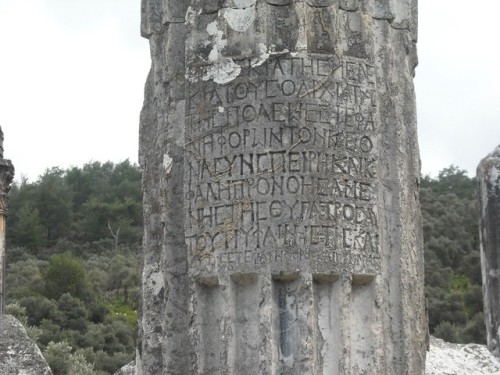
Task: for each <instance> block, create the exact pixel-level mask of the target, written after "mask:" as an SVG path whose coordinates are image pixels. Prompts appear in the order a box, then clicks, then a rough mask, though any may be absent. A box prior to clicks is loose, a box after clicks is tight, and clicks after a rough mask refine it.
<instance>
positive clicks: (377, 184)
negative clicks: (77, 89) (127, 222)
mask: <svg viewBox="0 0 500 375" xmlns="http://www.w3.org/2000/svg"><path fill="white" fill-rule="evenodd" d="M174 4H175V5H174ZM183 11H185V22H182V21H180V20H179V17H178V16H179V14H182V12H183ZM174 13H175V14H176V16H175V17H170V16H168V17H167V16H165V15H168V14H174ZM169 17H170V18H169ZM142 30H143V35H145V36H147V37H149V39H150V45H151V56H152V59H153V62H152V68H151V71H150V74H149V77H148V80H147V83H146V90H145V102H144V108H143V111H142V114H141V129H140V162H141V165H142V167H143V170H144V179H143V186H144V216H145V232H144V257H145V261H144V264H145V265H144V272H143V296H144V298H143V313H142V318H141V327H140V330H141V332H140V341H141V343H140V351H141V353H140V356H139V357H138V359H137V368H138V371H139V374H150V373H154V374H161V373H168V374H179V375H185V374H206V375H208V374H283V375H285V374H286V375H307V374H316V375H321V374H324V375H326V374H343V375H361V374H385V375H401V374H423V372H424V367H425V337H426V333H427V324H426V323H427V322H426V318H425V309H424V305H425V303H424V295H423V252H422V236H421V222H420V208H419V204H418V178H419V174H420V165H419V156H418V147H417V139H416V137H417V135H416V111H415V102H414V89H413V82H412V77H413V73H414V68H415V65H416V63H417V61H416V52H415V40H416V35H415V32H416V1H409V0H408V1H406V0H405V1H398V2H394V1H389V0H382V1H381V0H377V1H372V0H358V1H351V0H349V1H347V0H345V1H344V0H342V1H340V0H307V1H298V0H295V1H292V0H225V1H224V0H221V1H218V0H214V1H200V0H193V1H178V0H176V1H173V0H165V1H162V2H159V1H154V0H144V1H143V26H142Z"/></svg>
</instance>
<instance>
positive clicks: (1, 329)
mask: <svg viewBox="0 0 500 375" xmlns="http://www.w3.org/2000/svg"><path fill="white" fill-rule="evenodd" d="M0 374H2V375H51V374H52V371H51V370H50V368H49V365H48V364H47V361H45V358H43V356H42V353H41V352H40V349H38V346H36V344H35V343H34V342H33V341H31V339H30V338H29V337H28V335H27V334H26V330H25V329H24V327H23V325H22V324H21V323H20V322H19V321H18V320H17V319H15V318H14V317H13V316H10V315H0Z"/></svg>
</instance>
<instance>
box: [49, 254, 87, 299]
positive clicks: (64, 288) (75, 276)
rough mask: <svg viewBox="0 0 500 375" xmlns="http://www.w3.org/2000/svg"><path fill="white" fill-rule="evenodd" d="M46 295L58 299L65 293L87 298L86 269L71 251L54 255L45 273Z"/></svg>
mask: <svg viewBox="0 0 500 375" xmlns="http://www.w3.org/2000/svg"><path fill="white" fill-rule="evenodd" d="M43 279H44V281H45V293H44V294H45V296H47V297H48V298H51V299H54V300H57V299H59V297H61V296H62V295H63V294H65V293H69V294H71V295H73V296H75V297H77V298H80V299H82V300H85V299H86V298H85V292H86V290H85V271H84V269H83V266H82V264H81V262H80V261H78V260H77V259H75V258H74V257H73V256H72V255H71V254H70V253H65V254H63V255H57V254H55V255H52V256H51V257H50V260H49V266H48V268H47V270H46V271H45V272H44V274H43Z"/></svg>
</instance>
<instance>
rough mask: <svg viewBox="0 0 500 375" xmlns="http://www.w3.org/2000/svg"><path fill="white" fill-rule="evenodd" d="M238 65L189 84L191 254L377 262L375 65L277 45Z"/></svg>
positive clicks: (207, 261)
mask: <svg viewBox="0 0 500 375" xmlns="http://www.w3.org/2000/svg"><path fill="white" fill-rule="evenodd" d="M247 64H248V65H247ZM242 69H243V70H242V71H243V73H242V74H241V76H240V77H238V78H237V79H236V80H234V81H233V82H231V83H229V84H226V85H216V84H213V83H208V82H207V83H201V84H200V83H195V84H191V86H190V87H189V102H188V106H187V118H188V128H187V129H186V139H185V150H186V152H187V153H188V157H187V158H186V159H187V161H186V164H185V170H184V174H185V178H186V184H185V186H186V188H185V190H184V197H185V200H186V202H187V204H186V206H187V209H186V213H185V222H186V227H187V232H186V242H187V245H188V251H189V252H190V256H191V259H192V261H193V262H199V263H198V264H199V265H200V267H202V268H204V269H211V270H216V269H227V270H230V271H237V270H239V269H244V268H245V267H262V266H265V265H268V264H285V263H286V264H288V263H290V264H293V263H294V262H296V263H297V262H298V263H302V262H308V263H309V264H313V265H314V267H316V269H320V268H321V267H332V265H335V266H336V267H340V268H344V269H346V268H347V269H350V270H354V269H355V268H356V267H364V268H365V269H366V268H367V267H368V268H370V267H371V268H373V269H375V268H376V263H377V261H378V258H379V243H378V242H379V241H378V220H377V209H376V204H377V203H376V199H377V187H376V186H377V185H376V184H375V180H376V178H377V135H376V134H377V131H378V124H377V121H376V111H377V106H376V100H375V70H374V67H373V66H372V65H370V64H367V63H366V62H364V61H362V60H354V59H351V60H346V61H334V60H331V59H319V58H318V59H316V58H306V57H282V58H275V59H270V60H268V61H267V62H266V63H264V64H262V65H261V66H259V67H254V66H252V65H251V63H250V62H248V63H247V62H242Z"/></svg>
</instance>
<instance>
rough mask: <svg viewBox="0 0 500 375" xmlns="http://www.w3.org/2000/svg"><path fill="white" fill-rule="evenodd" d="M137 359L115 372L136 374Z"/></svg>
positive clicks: (117, 374)
mask: <svg viewBox="0 0 500 375" xmlns="http://www.w3.org/2000/svg"><path fill="white" fill-rule="evenodd" d="M135 374H136V372H135V361H132V362H130V363H129V364H127V365H125V366H123V367H122V368H121V369H120V370H118V371H117V372H115V375H135Z"/></svg>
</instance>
